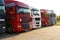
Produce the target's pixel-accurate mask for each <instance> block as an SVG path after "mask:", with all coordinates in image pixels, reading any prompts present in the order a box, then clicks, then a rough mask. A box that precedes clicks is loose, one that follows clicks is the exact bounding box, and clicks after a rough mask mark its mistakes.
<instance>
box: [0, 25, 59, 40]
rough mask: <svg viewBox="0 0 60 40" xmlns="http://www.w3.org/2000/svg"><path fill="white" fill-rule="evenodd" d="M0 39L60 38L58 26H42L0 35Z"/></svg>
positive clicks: (51, 39) (50, 39)
mask: <svg viewBox="0 0 60 40" xmlns="http://www.w3.org/2000/svg"><path fill="white" fill-rule="evenodd" d="M0 40H60V26H56V25H54V26H51V27H44V28H40V29H36V30H32V31H29V32H24V33H13V34H3V35H0Z"/></svg>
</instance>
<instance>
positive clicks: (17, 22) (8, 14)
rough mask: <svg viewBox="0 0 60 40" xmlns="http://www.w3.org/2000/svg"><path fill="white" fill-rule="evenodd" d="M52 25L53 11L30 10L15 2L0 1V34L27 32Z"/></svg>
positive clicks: (23, 4)
mask: <svg viewBox="0 0 60 40" xmlns="http://www.w3.org/2000/svg"><path fill="white" fill-rule="evenodd" d="M54 24H56V15H55V13H54V11H53V10H45V9H40V10H38V9H36V8H30V7H29V6H28V5H27V4H25V3H22V2H18V1H16V0H0V33H5V32H7V33H12V32H22V31H29V30H32V29H36V28H41V27H47V26H50V25H54Z"/></svg>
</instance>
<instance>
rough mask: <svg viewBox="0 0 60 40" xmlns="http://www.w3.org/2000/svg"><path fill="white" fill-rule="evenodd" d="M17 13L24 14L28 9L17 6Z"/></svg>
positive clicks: (27, 12)
mask: <svg viewBox="0 0 60 40" xmlns="http://www.w3.org/2000/svg"><path fill="white" fill-rule="evenodd" d="M17 13H19V14H20V13H24V14H29V13H30V10H29V9H28V8H22V7H19V8H17Z"/></svg>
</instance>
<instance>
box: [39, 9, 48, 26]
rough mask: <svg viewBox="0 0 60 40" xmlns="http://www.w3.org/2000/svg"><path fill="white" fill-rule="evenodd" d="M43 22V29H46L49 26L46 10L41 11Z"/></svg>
mask: <svg viewBox="0 0 60 40" xmlns="http://www.w3.org/2000/svg"><path fill="white" fill-rule="evenodd" d="M40 12H41V19H42V20H41V21H42V27H46V26H48V19H47V17H46V10H45V9H41V10H40Z"/></svg>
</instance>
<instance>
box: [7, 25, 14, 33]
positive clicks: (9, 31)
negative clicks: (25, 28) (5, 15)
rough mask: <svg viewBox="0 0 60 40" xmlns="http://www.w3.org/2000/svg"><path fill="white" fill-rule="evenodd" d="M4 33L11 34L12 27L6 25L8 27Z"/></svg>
mask: <svg viewBox="0 0 60 40" xmlns="http://www.w3.org/2000/svg"><path fill="white" fill-rule="evenodd" d="M6 32H7V33H13V30H12V25H11V24H8V25H7V26H6Z"/></svg>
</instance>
